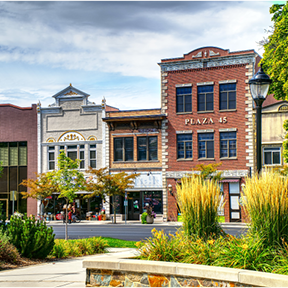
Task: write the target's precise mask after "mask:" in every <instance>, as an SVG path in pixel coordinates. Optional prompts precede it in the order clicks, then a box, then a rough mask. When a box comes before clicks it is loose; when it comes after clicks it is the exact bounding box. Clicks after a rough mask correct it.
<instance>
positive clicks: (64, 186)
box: [50, 150, 86, 240]
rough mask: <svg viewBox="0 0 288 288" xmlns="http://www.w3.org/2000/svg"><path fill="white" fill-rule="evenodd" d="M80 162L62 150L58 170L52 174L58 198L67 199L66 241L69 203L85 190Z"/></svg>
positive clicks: (66, 236) (66, 237)
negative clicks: (77, 193)
mask: <svg viewBox="0 0 288 288" xmlns="http://www.w3.org/2000/svg"><path fill="white" fill-rule="evenodd" d="M79 163H80V160H79V159H76V160H75V161H73V160H72V159H70V158H69V157H67V156H66V154H65V152H64V151H63V150H62V151H61V153H60V155H59V157H58V170H57V171H53V172H51V174H50V175H51V180H52V183H54V185H55V186H57V187H58V188H57V189H58V191H59V193H60V195H59V196H58V198H65V200H66V225H65V239H66V240H67V239H68V226H67V219H68V213H67V212H68V203H69V202H70V203H71V202H73V200H74V199H75V198H76V194H75V192H77V191H79V190H85V184H86V181H85V178H84V175H83V173H82V172H79V171H78V168H79Z"/></svg>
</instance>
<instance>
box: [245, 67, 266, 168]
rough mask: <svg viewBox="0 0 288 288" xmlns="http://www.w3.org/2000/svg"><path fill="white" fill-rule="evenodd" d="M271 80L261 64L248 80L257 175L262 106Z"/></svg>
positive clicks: (260, 144) (260, 142)
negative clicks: (253, 123) (254, 108)
mask: <svg viewBox="0 0 288 288" xmlns="http://www.w3.org/2000/svg"><path fill="white" fill-rule="evenodd" d="M271 82H272V80H271V79H270V78H269V76H268V75H266V74H265V73H264V72H263V70H262V64H261V66H260V70H259V71H258V72H257V73H256V74H255V75H254V76H253V77H252V78H251V79H250V80H249V85H250V91H251V94H252V98H253V100H254V101H255V104H256V157H257V158H256V160H257V172H258V174H259V173H260V171H261V168H262V161H261V155H262V153H261V146H262V137H261V133H262V131H261V130H262V128H261V121H262V119H261V112H262V104H263V102H264V101H265V99H266V96H267V93H268V90H269V86H270V84H271Z"/></svg>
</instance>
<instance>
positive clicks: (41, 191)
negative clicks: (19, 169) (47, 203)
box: [20, 172, 58, 215]
mask: <svg viewBox="0 0 288 288" xmlns="http://www.w3.org/2000/svg"><path fill="white" fill-rule="evenodd" d="M52 178H53V172H48V173H42V174H36V179H25V180H23V181H22V182H21V183H20V185H22V186H25V187H27V188H29V191H28V192H21V194H22V195H23V198H28V197H31V198H34V199H37V200H40V209H39V211H40V215H42V214H43V212H44V211H42V204H44V200H45V198H47V197H49V196H51V195H52V193H53V192H57V191H58V186H57V185H55V183H53V181H52Z"/></svg>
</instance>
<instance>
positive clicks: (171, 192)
mask: <svg viewBox="0 0 288 288" xmlns="http://www.w3.org/2000/svg"><path fill="white" fill-rule="evenodd" d="M172 190H173V189H172V185H171V184H169V185H168V191H169V192H170V194H171V196H174V195H173V191H172Z"/></svg>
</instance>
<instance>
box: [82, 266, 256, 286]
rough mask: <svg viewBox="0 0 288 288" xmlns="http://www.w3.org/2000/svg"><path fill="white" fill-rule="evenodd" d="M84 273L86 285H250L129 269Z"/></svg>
mask: <svg viewBox="0 0 288 288" xmlns="http://www.w3.org/2000/svg"><path fill="white" fill-rule="evenodd" d="M86 275H87V279H86V287H107V286H109V287H236V286H237V287H252V286H250V285H245V284H239V283H236V282H229V281H221V280H220V281H217V280H211V279H205V278H195V277H188V276H185V277H181V276H178V275H160V274H158V275H157V274H150V273H149V274H148V273H136V272H131V271H113V270H93V269H87V274H86Z"/></svg>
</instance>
